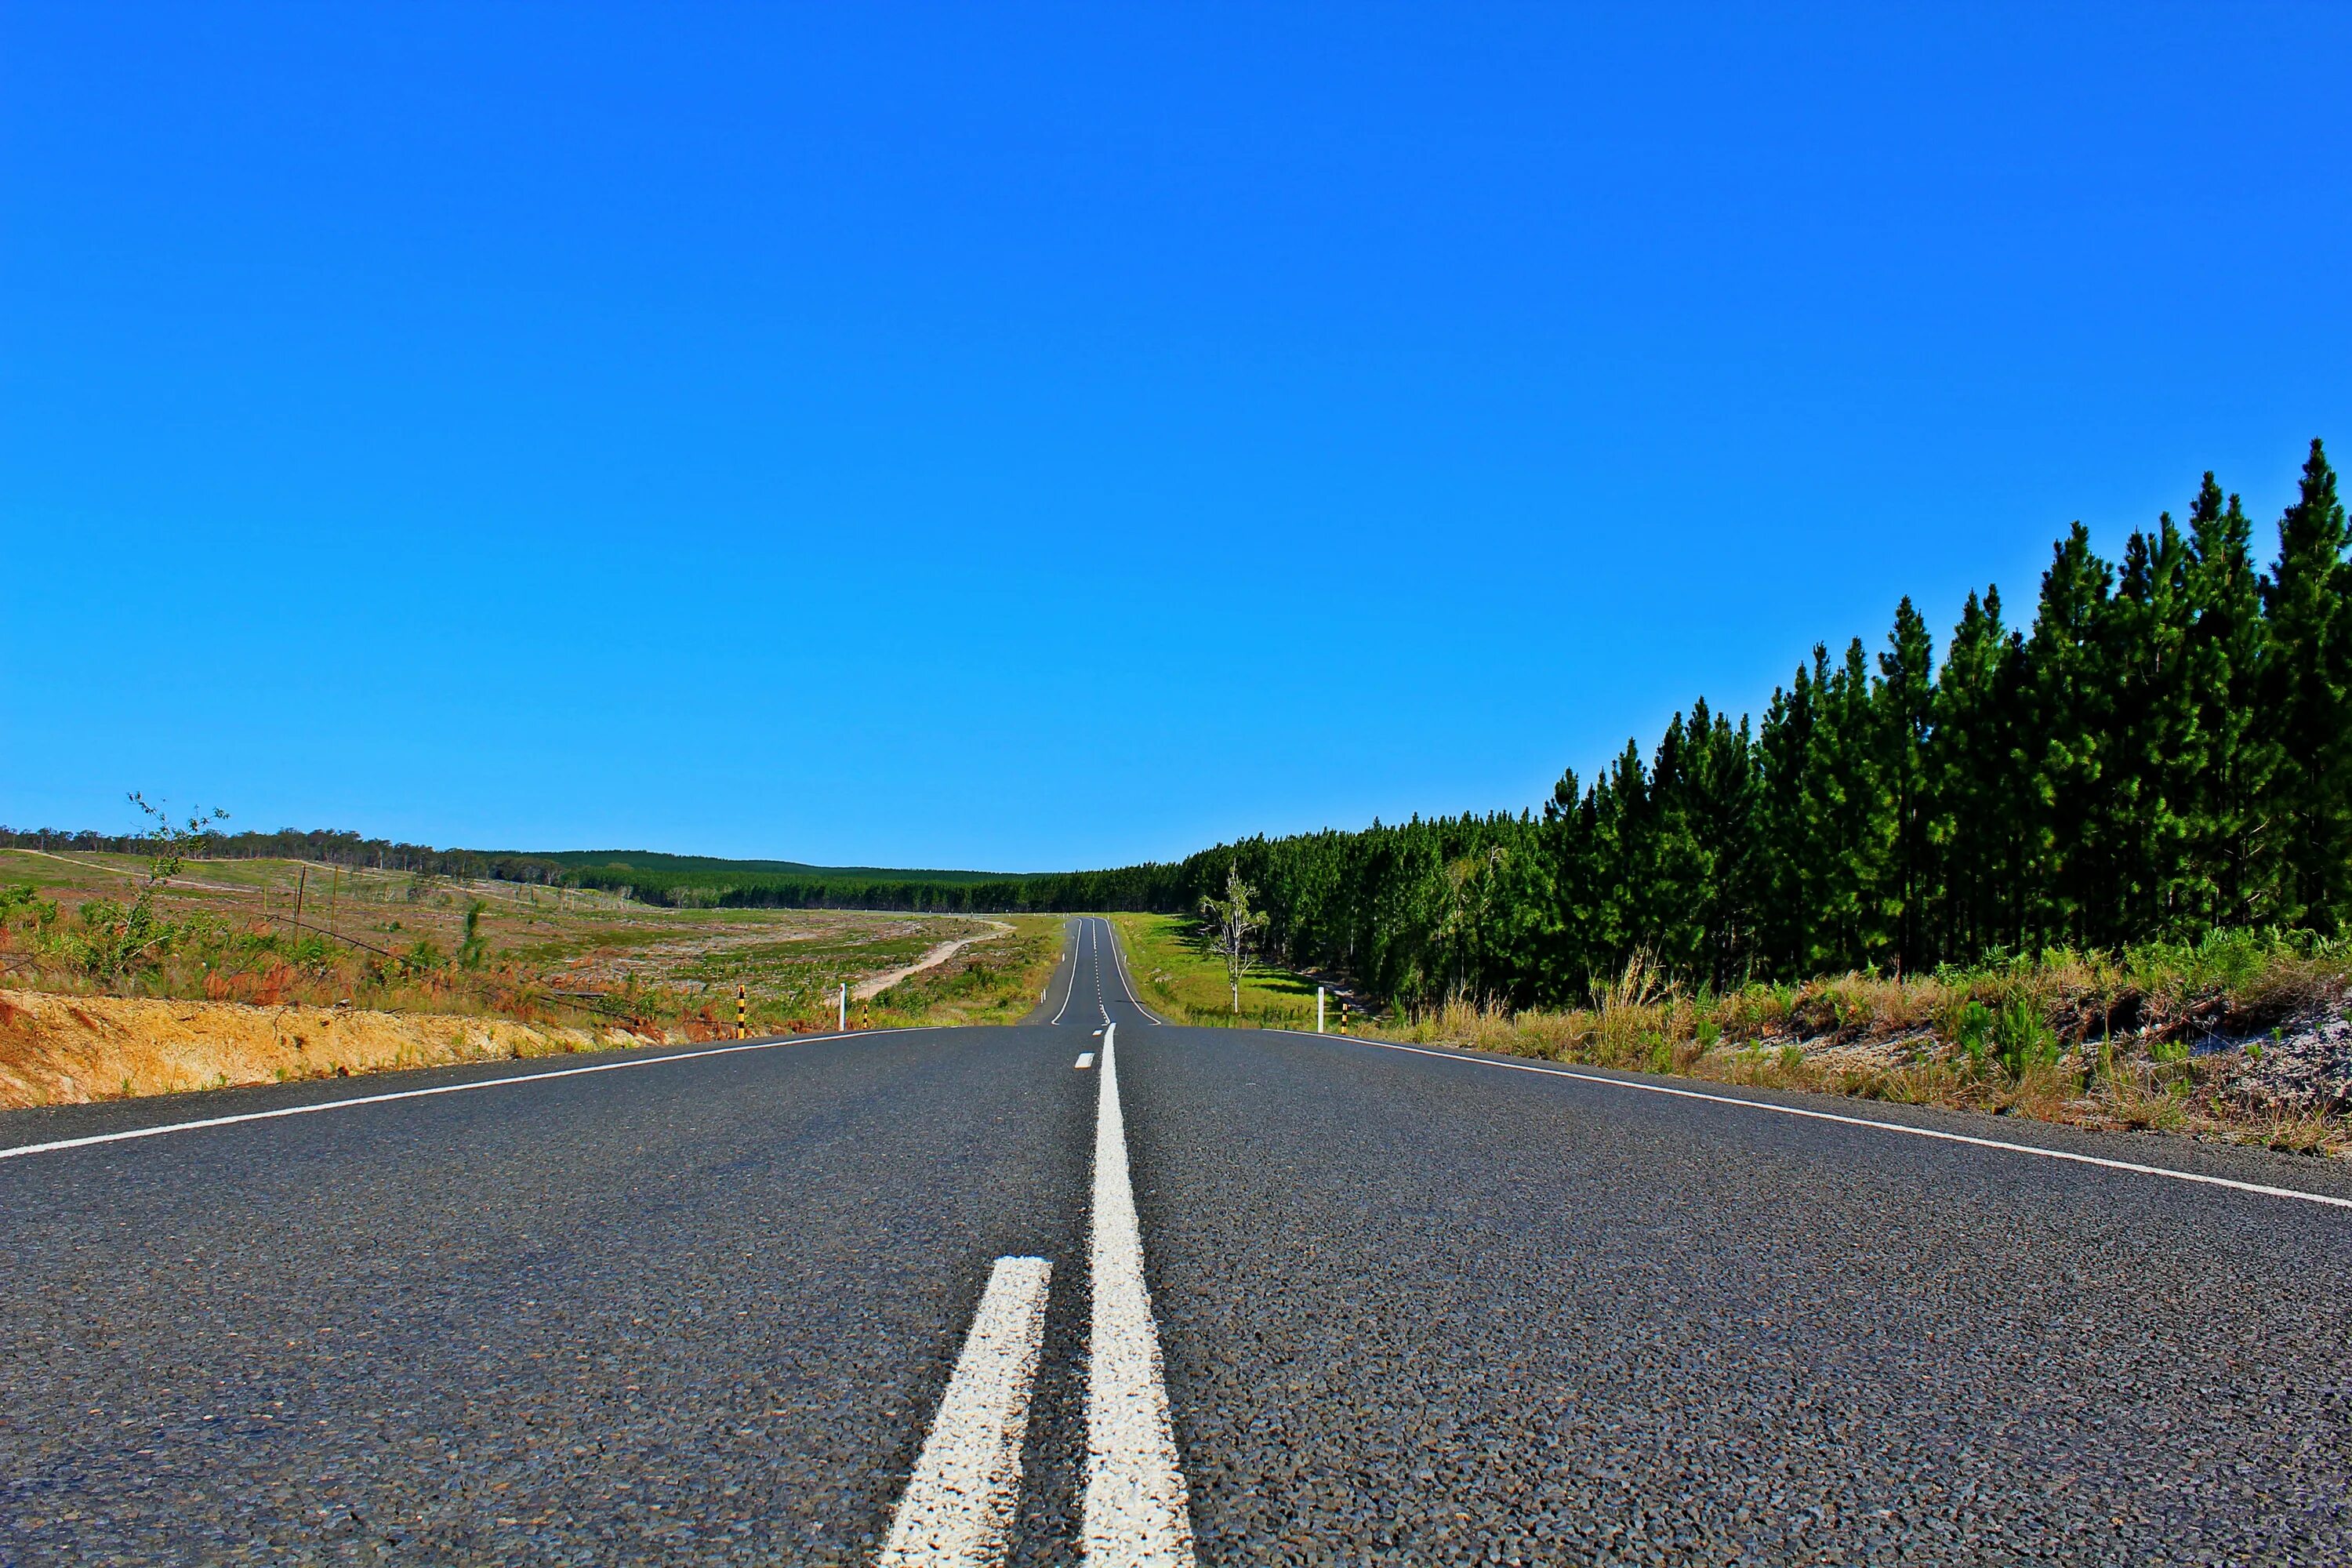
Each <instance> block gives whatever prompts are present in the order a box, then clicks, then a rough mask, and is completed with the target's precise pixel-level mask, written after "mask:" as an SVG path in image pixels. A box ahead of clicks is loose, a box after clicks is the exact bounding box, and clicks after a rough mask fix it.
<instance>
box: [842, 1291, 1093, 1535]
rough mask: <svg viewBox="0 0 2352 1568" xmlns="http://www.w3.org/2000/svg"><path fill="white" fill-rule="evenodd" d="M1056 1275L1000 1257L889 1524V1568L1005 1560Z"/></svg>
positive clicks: (1018, 1492)
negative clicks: (1048, 1289)
mask: <svg viewBox="0 0 2352 1568" xmlns="http://www.w3.org/2000/svg"><path fill="white" fill-rule="evenodd" d="M1052 1273H1053V1265H1052V1264H1050V1263H1048V1262H1047V1261H1046V1260H1045V1259H1044V1258H998V1259H997V1260H996V1268H994V1269H993V1270H992V1272H991V1273H990V1275H989V1277H988V1289H987V1290H986V1292H985V1293H983V1294H982V1297H981V1299H980V1310H979V1311H978V1312H977V1313H975V1314H974V1315H973V1317H972V1320H971V1334H970V1336H969V1337H967V1338H966V1339H965V1340H964V1342H963V1354H961V1356H959V1357H957V1358H956V1366H955V1373H954V1375H953V1376H951V1377H950V1378H949V1379H948V1391H947V1393H946V1394H944V1395H943V1396H941V1398H940V1413H939V1415H938V1417H937V1418H936V1419H935V1420H933V1421H932V1423H931V1435H930V1436H929V1438H927V1439H926V1440H925V1441H924V1443H923V1456H922V1458H919V1459H918V1460H917V1461H916V1462H915V1473H914V1474H913V1475H912V1476H910V1477H909V1478H908V1480H907V1490H906V1493H905V1495H904V1496H902V1497H900V1498H899V1500H898V1515H897V1517H896V1518H894V1519H893V1520H892V1521H890V1537H889V1539H888V1540H887V1542H884V1543H883V1546H882V1555H881V1557H880V1559H879V1562H880V1563H881V1565H882V1568H918V1565H919V1564H920V1565H924V1568H930V1565H938V1568H950V1565H953V1568H962V1565H963V1564H982V1563H1002V1562H1003V1561H1004V1543H1005V1536H1006V1534H1007V1532H1008V1531H1010V1530H1011V1528H1012V1524H1013V1504H1014V1502H1015V1501H1016V1500H1017V1499H1018V1497H1019V1494H1020V1488H1021V1439H1022V1436H1023V1434H1024V1432H1026V1431H1027V1430H1028V1426H1029V1390H1030V1387H1031V1385H1032V1384H1034V1383H1035V1382H1036V1380H1037V1355H1038V1351H1039V1348H1040V1347H1041V1346H1042V1345H1043V1344H1044V1343H1045V1286H1046V1281H1047V1279H1049V1277H1050V1276H1051V1275H1052Z"/></svg>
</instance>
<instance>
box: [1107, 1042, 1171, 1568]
mask: <svg viewBox="0 0 2352 1568" xmlns="http://www.w3.org/2000/svg"><path fill="white" fill-rule="evenodd" d="M1117 1038H1118V1026H1116V1025H1113V1026H1110V1027H1108V1028H1107V1029H1105V1030H1104V1031H1103V1048H1102V1068H1101V1074H1102V1085H1101V1089H1099V1091H1098V1094H1097V1101H1096V1111H1095V1224H1094V1247H1093V1258H1092V1260H1091V1262H1092V1268H1093V1270H1094V1322H1093V1326H1092V1328H1091V1330H1090V1331H1089V1336H1088V1341H1087V1349H1088V1357H1087V1495H1086V1505H1085V1521H1084V1523H1083V1525H1082V1527H1081V1536H1082V1542H1083V1545H1084V1548H1085V1555H1086V1560H1087V1563H1089V1564H1090V1565H1093V1568H1190V1565H1191V1563H1192V1519H1191V1515H1190V1513H1189V1511H1188V1509H1187V1500H1186V1497H1185V1492H1184V1474H1183V1471H1182V1470H1181V1468H1178V1465H1177V1462H1176V1435H1175V1432H1174V1429H1173V1428H1172V1427H1171V1425H1170V1423H1169V1419H1168V1389H1167V1385H1166V1384H1164V1383H1163V1382H1162V1381H1161V1378H1160V1331H1159V1330H1158V1329H1157V1328H1155V1327H1154V1326H1153V1324H1152V1321H1151V1295H1150V1291H1149V1290H1148V1289H1146V1288H1145V1286H1144V1283H1143V1236H1142V1231H1141V1229H1140V1228H1139V1226H1138V1225H1137V1223H1136V1218H1135V1192H1134V1189H1133V1188H1132V1187H1131V1186H1130V1185H1129V1179H1128V1171H1127V1124H1126V1121H1125V1120H1124V1119H1123V1118H1122V1117H1121V1115H1120V1113H1119V1106H1118V1050H1117V1045H1116V1041H1117Z"/></svg>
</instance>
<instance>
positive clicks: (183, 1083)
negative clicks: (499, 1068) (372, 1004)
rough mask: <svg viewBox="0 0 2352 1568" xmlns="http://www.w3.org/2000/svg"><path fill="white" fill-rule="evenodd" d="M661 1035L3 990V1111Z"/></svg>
mask: <svg viewBox="0 0 2352 1568" xmlns="http://www.w3.org/2000/svg"><path fill="white" fill-rule="evenodd" d="M653 1038H654V1037H649V1036H646V1035H641V1034H635V1033H631V1032H629V1031H625V1030H622V1029H617V1028H596V1029H590V1028H573V1027H563V1026H550V1025H539V1026H532V1025H524V1024H518V1023H515V1022H513V1021H512V1020H509V1019H504V1018H464V1017H452V1016H447V1015H443V1014H414V1013H378V1012H365V1011H362V1010H360V1009H357V1008H334V1007H303V1006H278V1007H260V1006H254V1005H248V1004H246V1003H239V1002H184V1001H168V1000H162V999H157V998H148V997H119V996H58V995H52V994H45V993H41V992H34V991H0V1106H6V1107H20V1106H33V1105H79V1104H85V1103H88V1102H89V1101H91V1100H119V1099H124V1098H129V1097H131V1096H137V1095H148V1094H170V1093H174V1092H177V1091H181V1090H185V1089H224V1088H227V1087H229V1086H231V1085H236V1084H255V1083H285V1082H288V1081H290V1080H293V1079H313V1078H348V1077H351V1076H353V1075H355V1074H359V1073H370V1072H382V1071H385V1070H387V1069H391V1068H418V1067H439V1066H446V1065H447V1064H449V1063H452V1062H469V1061H493V1060H504V1059H510V1058H519V1057H543V1056H554V1055H560V1054H562V1053H564V1052H568V1051H583V1050H604V1049H609V1048H612V1047H622V1046H641V1045H646V1044H650V1043H653Z"/></svg>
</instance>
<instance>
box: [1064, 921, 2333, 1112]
mask: <svg viewBox="0 0 2352 1568" xmlns="http://www.w3.org/2000/svg"><path fill="white" fill-rule="evenodd" d="M1110 919H1111V921H1112V923H1113V925H1114V926H1115V927H1116V928H1117V929H1118V933H1119V937H1120V939H1121V941H1122V942H1125V943H1126V946H1127V952H1128V958H1129V968H1130V969H1131V971H1132V972H1133V973H1134V976H1135V983H1136V989H1137V992H1138V994H1139V996H1140V997H1141V999H1142V1001H1143V1002H1144V1004H1145V1005H1147V1006H1150V1008H1152V1009H1153V1010H1154V1011H1155V1012H1158V1013H1159V1014H1160V1015H1161V1016H1163V1017H1166V1018H1167V1019H1168V1020H1169V1021H1170V1022H1171V1023H1181V1024H1192V1025H1221V1024H1239V1025H1244V1026H1253V1027H1265V1028H1287V1029H1312V1028H1313V1027H1314V1026H1315V987H1316V984H1317V979H1316V978H1315V977H1312V976H1307V975H1301V974H1296V973H1289V972H1286V971H1283V970H1279V969H1274V968H1271V967H1266V966H1258V967H1255V968H1253V970H1252V971H1251V973H1250V974H1249V976H1248V977H1247V978H1246V979H1245V980H1244V984H1243V990H1242V1012H1241V1013H1240V1015H1239V1016H1236V1015H1235V1014H1234V1012H1233V1010H1232V1005H1231V1003H1230V1000H1229V998H1228V996H1227V994H1226V992H1225V973H1224V970H1223V962H1222V961H1221V960H1220V959H1219V958H1217V957H1216V955H1214V954H1213V953H1212V952H1209V951H1208V948H1207V945H1206V942H1205V940H1204V938H1203V936H1202V933H1201V932H1200V931H1199V929H1198V927H1197V925H1196V922H1193V921H1186V920H1182V919H1180V918H1176V917H1171V916H1155V915H1114V916H1112V917H1110ZM1326 984H1331V983H1329V982H1326ZM1334 991H1335V995H1336V992H1337V987H1336V985H1335V986H1334ZM2347 1000H2352V944H2347V943H2345V942H2326V941H2319V940H2315V939H2311V938H2308V937H2291V936H2284V935H2276V934H2266V933H2260V932H2252V931H2221V932H2217V933H2215V934H2213V935H2211V936H2210V937H2208V938H2206V939H2205V940H2204V941H2202V942H2195V943H2151V944H2148V945H2146V946H2141V947H2135V948H2131V949H2128V950H2126V952H2122V953H2119V954H2096V953H2094V954H2082V953H2074V952H2049V953H2043V954H2039V955H2036V956H2033V957H2032V958H2017V959H2007V960H2000V961H1996V962H1993V963H1985V964H1980V965H1977V966H1975V967H1972V968H1969V969H1964V970H1963V969H1946V970H1939V971H1937V972H1936V973H1933V974H1927V975H1916V976H1902V977H1899V978H1898V977H1893V976H1885V975H1874V974H1866V973H1864V974H1845V975H1839V976H1835V977H1832V978H1827V979H1821V980H1813V981H1809V982H1806V983H1804V984H1794V985H1749V986H1745V987H1742V988H1741V989H1739V990H1737V991H1733V992H1730V993H1727V994H1706V993H1692V992H1689V991H1686V990H1685V989H1684V988H1682V987H1680V986H1677V985H1675V984H1671V983H1670V982H1669V981H1667V980H1666V979H1665V977H1664V976H1663V975H1662V974H1660V973H1658V972H1657V971H1656V970H1655V969H1654V968H1653V967H1652V966H1650V965H1648V964H1646V963H1641V962H1639V961H1636V962H1635V963H1632V964H1630V965H1628V966H1627V968H1626V969H1625V971H1624V972H1623V973H1621V974H1619V975H1617V976H1615V977H1614V978H1612V979H1611V980H1609V981H1607V982H1605V983H1603V984H1599V985H1597V986H1596V987H1595V988H1594V997H1593V1002H1592V1005H1590V1006H1587V1007H1578V1008H1569V1009H1561V1010H1546V1011H1536V1010H1514V1009H1512V1008H1509V1007H1507V1006H1503V1005H1496V1004H1492V1003H1489V1004H1486V1005H1475V1004H1472V1003H1469V1002H1465V1001H1460V1000H1457V1001H1454V1002H1452V1003H1450V1004H1448V1005H1445V1006H1444V1007H1442V1008H1435V1009H1431V1010H1429V1011H1426V1012H1423V1013H1421V1014H1418V1015H1414V1014H1409V1013H1405V1012H1402V1011H1391V1012H1388V1013H1385V1014H1380V1015H1376V1016H1371V1017H1370V1018H1369V1019H1366V1018H1358V1019H1356V1020H1355V1021H1354V1022H1353V1023H1352V1024H1351V1027H1352V1028H1354V1029H1355V1030H1356V1031H1357V1032H1359V1033H1370V1034H1372V1035H1374V1036H1376V1037H1380V1038H1382V1039H1391V1040H1397V1041H1401V1042H1405V1043H1411V1044H1422V1045H1446V1046H1455V1047H1467V1048H1470V1049H1475V1050H1485V1051H1495V1052H1498V1053H1502V1054H1507V1055H1511V1056H1521V1057H1529V1058H1538V1059H1541V1060H1546V1061H1557V1062H1566V1063H1574V1064H1579V1065H1582V1066H1589V1067H1601V1068H1622V1069H1632V1070H1636V1071H1643V1072H1654V1073H1669V1074H1679V1075H1683V1076H1686V1077H1691V1078H1699V1079H1711V1080H1714V1081H1717V1082H1722V1083H1731V1084H1744V1085H1752V1086H1756V1087H1761V1088H1776V1089H1808V1090H1812V1091H1816V1092H1821V1093H1830V1094H1843V1095H1849V1096H1854V1097H1858V1098H1863V1099H1871V1100H1888V1101H1895V1102H1900V1103H1904V1104H1913V1105H1932V1106H1943V1107H1948V1108H1952V1109H1957V1110H1976V1111H1980V1112H1984V1113H1987V1114H1991V1115H1997V1116H2024V1117H2031V1118H2033V1119H2035V1120H2038V1121H2059V1122H2069V1123H2073V1124H2075V1125H2081V1126H2093V1127H2113V1128H2140V1129H2147V1130H2153V1131H2172V1132H2188V1133H2194V1134H2198V1135H2201V1136H2206V1137H2212V1138H2219V1139H2224V1140H2227V1141H2230V1142H2241V1143H2252V1144H2259V1145H2262V1146H2264V1147H2268V1148H2273V1149H2279V1150H2286V1151H2292V1152H2303V1153H2314V1154H2332V1155H2345V1154H2352V1022H2347V1018H2346V1005H2347ZM1335 1009H1336V1001H1335ZM1333 1026H1334V1027H1335V1028H1336V1027H1337V1014H1336V1010H1335V1013H1334V1025H1333Z"/></svg>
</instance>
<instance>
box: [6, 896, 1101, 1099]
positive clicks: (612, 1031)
mask: <svg viewBox="0 0 2352 1568" xmlns="http://www.w3.org/2000/svg"><path fill="white" fill-rule="evenodd" d="M1008 924H1009V925H1010V926H1011V928H1012V929H1011V930H1010V931H1007V930H1006V929H1005V928H1006V926H1007V925H1008ZM1060 926H1061V922H1060V921H1059V920H1058V919H1055V918H1052V917H1041V916H1021V917H1014V918H1013V919H1012V920H1011V921H987V920H975V919H966V918H961V917H940V916H920V915H907V914H900V913H880V912H872V911H864V910H654V909H647V908H645V907H644V906H641V905H634V904H630V903H627V902H625V901H624V900H620V899H617V898H614V897H613V896H611V895H609V894H598V893H583V892H582V891H579V890H577V889H550V888H543V887H537V886H532V885H527V884H521V883H505V882H495V881H459V880H455V879H445V878H434V877H416V876H410V875H407V874H404V873H386V872H375V871H367V870H360V871H353V870H351V869H350V868H332V867H324V866H313V865H309V864H307V863H303V862H298V861H266V860H236V861H228V860H202V859H190V860H188V861H187V862H186V863H185V864H184V866H182V867H179V868H175V871H174V874H173V875H172V876H170V877H169V878H166V879H155V878H153V876H152V866H151V865H150V863H148V862H146V861H142V859H140V858H136V857H131V856H104V855H73V856H62V855H54V854H43V853H39V852H35V851H24V850H0V987H7V988H9V989H10V991H11V992H12V994H14V1000H11V1001H10V1002H9V1003H8V1005H7V1006H6V1007H5V1008H0V1104H26V1103H58V1102H59V1101H60V1100H62V1099H92V1098H113V1097H116V1096H118V1095H121V1094H142V1093H155V1092H163V1091H165V1090H169V1089H189V1088H210V1087H215V1086H217V1085H219V1084H221V1083H224V1082H226V1083H253V1082H267V1081H270V1080H271V1079H285V1078H288V1077H297V1078H299V1077H315V1076H330V1075H332V1074H335V1073H338V1072H360V1071H369V1070H375V1069H378V1068H387V1067H401V1066H424V1065H432V1064H435V1063H438V1062H446V1061H452V1060H468V1059H474V1058H477V1057H478V1056H480V1055H483V1054H485V1053H487V1054H489V1055H492V1056H516V1055H538V1054H544V1053H545V1052H548V1051H556V1050H576V1049H583V1048H591V1047H599V1046H605V1045H612V1044H625V1043H631V1042H653V1041H670V1042H676V1041H694V1040H709V1039H713V1038H721V1037H729V1036H731V1035H732V1034H733V1033H734V1030H735V1026H736V994H737V988H738V987H739V986H740V987H741V988H742V990H743V994H744V1008H745V1013H746V1015H747V1017H748V1022H749V1025H750V1027H751V1030H752V1032H754V1033H757V1034H782V1033H789V1032H795V1031H808V1030H815V1029H820V1028H830V1027H832V1026H833V1025H834V1023H835V1017H836V1016H837V1015H836V1012H835V1006H836V1003H835V995H836V993H837V989H838V988H839V987H840V986H841V985H843V984H850V985H853V986H854V985H856V984H857V983H858V982H860V981H862V980H866V979H867V978H869V977H873V976H878V975H885V974H887V973H890V972H893V971H897V970H901V969H904V968H907V967H908V966H909V965H911V964H914V963H919V962H921V961H922V960H923V959H924V957H925V956H926V955H927V954H929V953H930V952H935V951H936V950H937V949H938V948H939V947H940V945H942V944H943V943H945V942H953V941H957V940H960V939H975V940H974V941H973V942H972V944H971V945H969V946H966V947H964V948H962V949H961V950H960V951H958V952H956V953H954V955H953V956H952V957H950V958H949V959H948V960H947V961H946V962H945V963H940V964H939V965H937V966H935V967H934V968H931V969H927V970H923V971H920V972H919V973H913V974H910V975H908V976H907V977H906V978H904V979H902V980H900V981H898V983H897V984H893V985H892V986H890V987H889V988H888V989H887V990H885V991H883V992H882V993H880V994H878V995H877V996H876V997H874V998H873V999H872V1000H871V1001H870V1002H869V1003H866V1004H864V1005H856V1006H854V1007H853V1009H852V1022H853V1024H863V1025H866V1026H877V1027H879V1026H884V1025H903V1024H916V1023H967V1022H969V1023H994V1022H1009V1021H1011V1020H1012V1019H1014V1018H1017V1017H1019V1016H1021V1015H1022V1014H1023V1013H1024V1012H1025V1011H1027V1009H1028V1008H1029V1007H1030V1006H1031V1005H1034V1003H1033V1001H1032V1000H1031V999H1032V998H1034V996H1035V994H1036V993H1037V991H1038V989H1040V988H1042V986H1043V985H1044V984H1045V975H1047V974H1049V973H1051V972H1052V968H1053V961H1054V954H1055V946H1056V939H1057V936H1058V932H1059V931H1060ZM43 996H54V997H56V998H58V999H59V1000H60V1001H62V1002H64V1003H66V1004H68V1011H66V1012H59V1011H58V1010H57V1009H55V1008H48V1007H46V1006H44V1005H40V1004H39V1002H38V1000H37V998H39V997H43ZM149 1004H173V1005H176V1011H175V1010H173V1007H163V1008H160V1009H159V1008H157V1007H155V1006H152V1005H149ZM77 1005H78V1006H79V1014H80V1017H79V1020H78V1019H77V1018H76V1016H74V1015H73V1013H72V1011H71V1009H72V1007H74V1006H77ZM313 1013H315V1014H317V1015H319V1016H320V1019H321V1020H323V1021H322V1022H318V1023H314V1024H312V1025H310V1026H302V1027H300V1028H297V1027H296V1026H290V1025H289V1024H288V1023H287V1022H286V1020H287V1019H288V1018H289V1017H303V1016H309V1015H310V1014H313ZM363 1019H372V1020H375V1021H376V1022H374V1023H373V1024H369V1025H367V1026H365V1027H362V1024H361V1022H360V1021H361V1020H363ZM436 1020H437V1022H436ZM289 1029H293V1030H294V1032H296V1033H301V1034H304V1035H306V1037H312V1038H315V1039H331V1040H333V1041H336V1042H339V1043H338V1044H337V1045H336V1047H334V1048H333V1049H331V1050H326V1051H323V1052H322V1051H319V1050H314V1049H311V1048H310V1047H308V1046H305V1047H302V1048H299V1049H297V1048H293V1047H289V1046H288V1045H287V1044H286V1043H285V1042H286V1040H287V1039H288V1038H289ZM205 1039H209V1040H211V1041H212V1045H211V1046H210V1047H206V1046H205V1044H204V1043H203V1042H204V1041H205ZM208 1053H209V1054H208Z"/></svg>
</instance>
